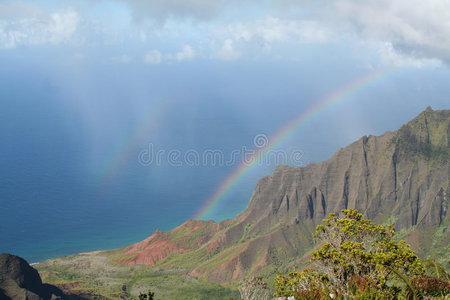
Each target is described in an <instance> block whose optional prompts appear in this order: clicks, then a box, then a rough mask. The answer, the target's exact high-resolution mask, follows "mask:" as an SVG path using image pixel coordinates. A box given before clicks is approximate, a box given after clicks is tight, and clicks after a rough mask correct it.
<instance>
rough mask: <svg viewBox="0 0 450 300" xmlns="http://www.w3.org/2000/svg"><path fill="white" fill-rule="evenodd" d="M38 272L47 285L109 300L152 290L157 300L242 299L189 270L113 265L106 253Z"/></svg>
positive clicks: (45, 264) (54, 264)
mask: <svg viewBox="0 0 450 300" xmlns="http://www.w3.org/2000/svg"><path fill="white" fill-rule="evenodd" d="M35 268H36V269H38V271H39V272H40V274H41V276H42V279H43V281H44V282H48V283H52V284H56V285H60V286H62V287H63V285H74V287H73V288H70V289H68V290H71V291H83V292H84V293H87V294H95V295H100V296H104V297H107V298H108V299H123V298H124V297H125V298H127V299H140V298H139V296H140V295H147V298H146V299H149V298H148V295H149V294H148V293H149V289H150V290H151V292H152V293H154V299H155V300H163V299H164V300H165V299H185V300H209V299H229V298H231V297H236V298H237V297H238V295H239V292H238V291H237V289H235V290H233V289H230V288H227V287H224V286H222V285H219V284H216V283H211V282H208V281H206V280H202V279H197V278H194V277H191V276H189V275H186V273H187V272H186V271H185V270H175V269H168V268H167V269H165V268H160V267H149V266H131V267H130V266H119V265H113V264H111V263H110V257H109V256H108V255H105V254H104V253H98V254H95V255H76V256H69V257H62V258H57V259H53V260H51V261H47V262H43V263H41V264H38V265H36V266H35ZM141 297H143V296H141Z"/></svg>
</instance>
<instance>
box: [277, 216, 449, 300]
mask: <svg viewBox="0 0 450 300" xmlns="http://www.w3.org/2000/svg"><path fill="white" fill-rule="evenodd" d="M342 212H343V216H342V217H338V216H337V215H336V214H330V215H329V217H328V218H327V219H325V220H324V224H322V225H319V226H317V229H316V232H315V234H314V235H315V237H316V238H317V239H318V240H319V241H320V243H321V246H320V248H319V249H317V250H315V251H313V252H312V258H311V262H312V265H311V266H310V267H311V269H306V270H303V271H301V272H291V273H289V274H288V275H278V276H277V278H276V282H275V289H276V295H277V296H291V297H292V296H293V297H295V298H296V299H329V298H330V297H331V298H336V299H344V298H351V299H419V298H420V297H424V296H433V297H444V296H445V295H447V294H448V293H450V283H449V282H448V280H449V277H448V274H447V273H446V272H445V270H444V268H442V267H441V266H440V265H439V264H437V263H436V262H432V261H426V262H422V261H421V260H420V259H419V257H418V256H417V255H416V254H415V253H414V252H413V251H412V250H411V249H410V246H409V245H408V244H406V243H405V242H404V241H401V240H400V241H396V240H394V234H395V232H394V230H393V226H391V225H375V224H374V223H373V222H372V221H370V220H367V219H364V218H363V215H362V214H360V213H358V211H356V210H351V209H347V210H343V211H342Z"/></svg>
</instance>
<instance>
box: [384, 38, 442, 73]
mask: <svg viewBox="0 0 450 300" xmlns="http://www.w3.org/2000/svg"><path fill="white" fill-rule="evenodd" d="M378 54H379V56H380V58H381V62H382V63H383V64H385V65H388V66H397V67H416V68H422V67H425V66H427V67H428V66H433V67H439V66H441V65H442V63H441V61H440V60H438V59H436V58H417V57H415V56H412V55H408V54H404V53H400V52H398V51H396V50H395V49H394V47H393V46H392V44H391V43H385V44H383V45H381V46H380V47H379V49H378Z"/></svg>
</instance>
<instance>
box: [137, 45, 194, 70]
mask: <svg viewBox="0 0 450 300" xmlns="http://www.w3.org/2000/svg"><path fill="white" fill-rule="evenodd" d="M194 57H196V53H195V50H194V48H193V47H192V46H191V45H189V44H186V45H184V46H183V47H182V48H181V50H180V51H179V52H177V53H175V54H171V53H169V54H163V53H161V52H160V51H159V50H151V51H149V52H147V53H146V54H145V56H144V62H145V63H146V64H151V65H157V64H160V63H162V62H165V61H178V62H180V61H183V60H190V59H193V58H194Z"/></svg>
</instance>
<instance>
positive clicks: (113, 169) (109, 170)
mask: <svg viewBox="0 0 450 300" xmlns="http://www.w3.org/2000/svg"><path fill="white" fill-rule="evenodd" d="M171 104H172V101H167V100H166V101H160V102H159V103H157V104H155V105H154V106H152V107H151V110H149V112H148V113H146V114H145V117H144V118H142V119H141V120H140V121H139V122H138V123H137V125H136V126H135V128H134V130H133V134H131V135H130V136H128V137H127V138H125V139H123V140H122V141H121V142H119V143H118V144H117V145H118V146H116V148H115V151H113V152H112V153H111V155H110V156H109V158H108V159H106V160H105V161H104V162H103V167H101V168H100V169H99V172H98V173H97V186H99V187H100V188H104V185H107V184H108V183H110V182H111V179H113V177H114V176H116V175H117V174H119V173H120V171H121V170H122V168H123V167H124V165H126V164H127V163H128V162H129V159H130V158H131V157H137V154H136V153H135V152H136V147H138V146H139V143H140V142H141V141H142V139H144V138H149V137H150V136H151V134H152V133H153V132H154V130H156V128H157V125H158V124H159V123H160V122H161V120H162V119H163V118H164V117H165V116H166V113H167V111H168V110H169V108H170V106H171Z"/></svg>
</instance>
